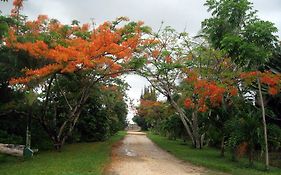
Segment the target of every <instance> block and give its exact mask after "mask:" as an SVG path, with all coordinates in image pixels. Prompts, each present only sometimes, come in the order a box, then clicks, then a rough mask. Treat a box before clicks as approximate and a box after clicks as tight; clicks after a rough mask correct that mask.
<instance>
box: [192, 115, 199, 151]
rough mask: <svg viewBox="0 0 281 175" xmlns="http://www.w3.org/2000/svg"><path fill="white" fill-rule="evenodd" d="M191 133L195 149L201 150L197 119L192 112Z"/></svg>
mask: <svg viewBox="0 0 281 175" xmlns="http://www.w3.org/2000/svg"><path fill="white" fill-rule="evenodd" d="M192 131H193V136H194V141H195V145H194V146H195V148H196V149H200V148H201V143H200V141H201V139H200V135H199V128H198V118H197V114H196V113H195V112H194V111H193V112H192Z"/></svg>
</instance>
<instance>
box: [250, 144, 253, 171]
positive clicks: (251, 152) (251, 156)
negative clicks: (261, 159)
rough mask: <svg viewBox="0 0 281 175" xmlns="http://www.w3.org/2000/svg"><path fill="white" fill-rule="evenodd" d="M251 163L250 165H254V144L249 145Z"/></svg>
mask: <svg viewBox="0 0 281 175" xmlns="http://www.w3.org/2000/svg"><path fill="white" fill-rule="evenodd" d="M249 164H250V167H253V166H254V148H253V146H252V145H249Z"/></svg>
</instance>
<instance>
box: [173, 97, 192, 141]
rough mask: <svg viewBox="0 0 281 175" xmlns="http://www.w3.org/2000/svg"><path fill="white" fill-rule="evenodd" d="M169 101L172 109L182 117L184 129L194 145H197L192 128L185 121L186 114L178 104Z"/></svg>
mask: <svg viewBox="0 0 281 175" xmlns="http://www.w3.org/2000/svg"><path fill="white" fill-rule="evenodd" d="M169 101H170V103H171V105H172V107H173V108H174V109H175V110H176V111H177V112H178V113H179V116H180V119H181V121H182V123H183V125H184V128H185V129H186V131H187V134H188V135H189V137H190V139H191V141H192V143H193V145H195V144H196V143H195V140H194V137H193V135H192V133H191V130H190V127H189V126H188V124H187V122H186V120H185V118H186V116H185V114H184V113H183V111H182V109H181V108H180V107H179V106H178V104H177V103H176V102H175V101H174V100H173V99H171V98H170V100H169Z"/></svg>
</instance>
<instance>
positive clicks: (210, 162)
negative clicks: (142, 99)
mask: <svg viewBox="0 0 281 175" xmlns="http://www.w3.org/2000/svg"><path fill="white" fill-rule="evenodd" d="M147 136H148V137H149V138H150V139H151V140H152V141H153V142H154V143H156V144H157V145H158V146H159V147H161V148H162V149H164V150H166V151H168V152H170V153H171V154H173V155H175V156H176V157H178V158H179V159H182V160H185V161H188V162H190V163H193V164H195V165H200V166H204V167H206V168H209V169H212V170H216V171H221V172H226V173H230V174H233V175H281V169H278V168H271V169H270V171H269V172H265V171H263V169H264V166H263V165H262V164H261V163H255V165H254V167H252V168H250V167H248V162H247V160H246V159H242V160H239V161H238V162H233V161H231V158H230V155H228V154H227V155H226V157H225V158H222V157H220V156H219V154H220V153H219V151H218V150H217V149H212V148H204V149H202V150H196V149H193V148H192V147H191V146H190V145H186V144H184V143H183V142H182V141H179V140H176V141H173V140H168V139H167V138H165V137H161V136H158V135H154V134H152V133H148V134H147Z"/></svg>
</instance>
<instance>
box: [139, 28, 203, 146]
mask: <svg viewBox="0 0 281 175" xmlns="http://www.w3.org/2000/svg"><path fill="white" fill-rule="evenodd" d="M146 42H147V43H146V45H145V46H144V47H143V49H142V52H141V53H139V54H138V55H137V57H138V58H140V59H142V60H143V63H144V66H143V67H141V68H139V69H138V70H137V72H138V73H139V74H140V75H142V76H144V77H145V78H146V79H147V80H148V81H149V82H150V84H151V86H152V87H153V88H154V89H156V90H157V91H158V92H159V93H161V94H162V95H163V96H165V97H166V98H167V102H168V103H169V104H170V105H171V106H172V108H174V110H175V111H176V112H177V114H178V116H179V118H180V120H181V121H182V123H183V125H184V128H185V130H186V132H187V134H188V136H189V138H190V139H191V140H192V143H193V145H194V147H196V148H200V144H199V142H200V136H199V135H198V134H196V132H197V131H196V128H197V124H196V123H194V122H192V119H191V118H190V117H189V116H188V115H187V114H186V113H185V111H184V110H183V108H182V105H181V103H180V102H179V101H178V100H177V99H175V98H174V97H175V96H177V95H178V94H179V93H180V91H179V89H178V84H179V82H180V81H181V80H182V69H183V68H186V67H189V66H190V64H191V62H190V57H191V56H192V55H191V53H190V51H191V49H192V42H191V41H190V39H189V37H188V35H187V33H185V32H184V33H177V32H176V31H175V30H174V29H172V28H171V27H166V28H164V29H160V30H159V32H158V33H155V34H152V35H150V36H149V39H148V40H146Z"/></svg>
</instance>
